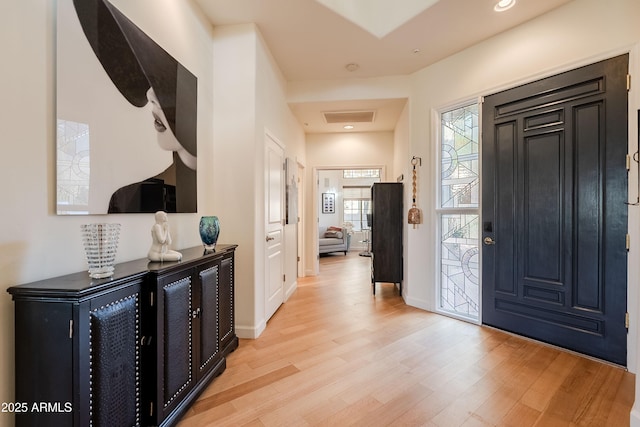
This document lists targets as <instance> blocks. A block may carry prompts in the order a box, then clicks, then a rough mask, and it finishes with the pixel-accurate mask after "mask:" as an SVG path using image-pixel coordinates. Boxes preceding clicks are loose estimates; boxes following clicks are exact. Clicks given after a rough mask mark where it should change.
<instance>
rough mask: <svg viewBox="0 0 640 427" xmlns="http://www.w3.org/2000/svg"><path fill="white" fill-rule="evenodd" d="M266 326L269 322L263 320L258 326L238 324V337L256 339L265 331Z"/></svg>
mask: <svg viewBox="0 0 640 427" xmlns="http://www.w3.org/2000/svg"><path fill="white" fill-rule="evenodd" d="M266 327H267V324H266V323H265V322H264V321H261V322H260V324H258V325H256V326H243V325H236V335H237V336H238V338H246V339H250V340H254V339H256V338H258V337H259V336H260V335H261V334H262V333H263V332H264V330H265V328H266Z"/></svg>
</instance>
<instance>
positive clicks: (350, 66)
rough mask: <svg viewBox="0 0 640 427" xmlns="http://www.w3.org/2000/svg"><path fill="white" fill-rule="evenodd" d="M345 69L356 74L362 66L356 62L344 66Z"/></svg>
mask: <svg viewBox="0 0 640 427" xmlns="http://www.w3.org/2000/svg"><path fill="white" fill-rule="evenodd" d="M344 68H346V69H347V71H351V72H354V71H356V70H357V69H358V68H360V66H359V65H358V64H356V63H355V62H352V63H350V64H347V65H345V66H344Z"/></svg>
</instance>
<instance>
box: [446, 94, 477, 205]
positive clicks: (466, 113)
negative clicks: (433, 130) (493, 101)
mask: <svg viewBox="0 0 640 427" xmlns="http://www.w3.org/2000/svg"><path fill="white" fill-rule="evenodd" d="M441 157H442V165H441V170H442V182H441V203H442V205H441V206H442V207H443V208H475V207H478V197H479V188H480V177H479V174H478V172H479V169H478V164H479V163H478V162H479V160H478V105H477V104H473V105H468V106H466V107H462V108H457V109H455V110H453V111H448V112H446V113H443V114H442V156H441Z"/></svg>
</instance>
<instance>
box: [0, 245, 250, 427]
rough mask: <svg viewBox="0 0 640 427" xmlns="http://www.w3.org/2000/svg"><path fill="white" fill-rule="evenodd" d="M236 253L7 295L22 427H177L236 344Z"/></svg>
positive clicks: (126, 269)
mask: <svg viewBox="0 0 640 427" xmlns="http://www.w3.org/2000/svg"><path fill="white" fill-rule="evenodd" d="M236 247H237V245H218V246H217V248H216V251H215V252H213V253H206V254H203V248H202V247H201V246H200V247H195V248H189V249H185V250H182V251H180V252H182V254H183V259H182V261H178V262H165V263H155V262H149V261H148V260H147V259H140V260H135V261H130V262H126V263H122V264H118V265H116V267H115V274H114V275H113V276H112V277H110V278H108V279H93V280H92V279H91V278H89V275H88V273H86V272H81V273H74V274H70V275H66V276H61V277H56V278H52V279H47V280H41V281H38V282H33V283H29V284H25V285H20V286H13V287H11V288H9V289H8V290H7V291H8V292H9V293H10V294H11V295H12V296H13V300H14V302H15V359H16V370H15V387H16V396H15V411H14V412H15V413H16V426H18V427H21V426H39V427H41V426H82V427H84V426H109V427H116V426H127V427H129V426H169V425H174V424H176V423H177V422H178V420H179V418H180V416H181V415H182V414H183V413H184V412H185V411H186V410H187V409H188V407H189V405H190V404H191V403H192V402H193V401H194V400H195V399H196V398H197V396H198V394H199V393H200V392H201V391H202V390H203V389H204V388H205V387H206V385H207V384H208V383H209V382H210V381H211V380H212V379H213V378H214V377H216V376H217V375H219V374H221V373H222V372H223V371H224V369H225V368H226V362H225V360H226V356H227V355H228V354H229V353H230V352H232V351H233V350H235V349H236V348H237V346H238V338H237V337H236V334H235V328H234V307H233V305H234V277H235V275H234V254H235V249H236Z"/></svg>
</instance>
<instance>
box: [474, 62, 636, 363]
mask: <svg viewBox="0 0 640 427" xmlns="http://www.w3.org/2000/svg"><path fill="white" fill-rule="evenodd" d="M627 69H628V56H627V55H623V56H620V57H616V58H613V59H610V60H607V61H603V62H599V63H596V64H593V65H589V66H586V67H582V68H579V69H577V70H573V71H570V72H567V73H562V74H559V75H556V76H553V77H549V78H546V79H544V80H540V81H537V82H533V83H530V84H527V85H524V86H520V87H516V88H513V89H510V90H507V91H504V92H500V93H497V94H494V95H491V96H487V97H486V98H485V100H484V104H483V107H482V115H483V118H482V128H483V131H482V132H483V138H482V164H483V173H482V178H483V190H482V239H483V245H482V246H483V252H482V254H483V261H482V268H483V273H482V279H483V282H482V283H483V291H482V304H483V305H482V320H483V323H485V324H487V325H490V326H494V327H497V328H500V329H504V330H508V331H511V332H515V333H517V334H521V335H524V336H528V337H531V338H535V339H538V340H541V341H545V342H548V343H551V344H555V345H558V346H561V347H565V348H568V349H571V350H575V351H578V352H580V353H584V354H588V355H592V356H595V357H598V358H601V359H605V360H609V361H611V362H614V363H617V364H621V365H626V359H627V350H626V347H627V346H626V343H627V330H626V327H625V313H626V301H627V250H626V234H627V206H626V205H625V202H626V200H627V171H626V154H627V88H626V76H627Z"/></svg>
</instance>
